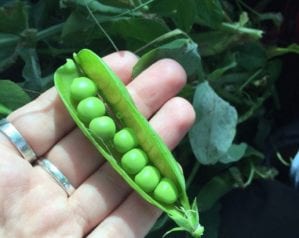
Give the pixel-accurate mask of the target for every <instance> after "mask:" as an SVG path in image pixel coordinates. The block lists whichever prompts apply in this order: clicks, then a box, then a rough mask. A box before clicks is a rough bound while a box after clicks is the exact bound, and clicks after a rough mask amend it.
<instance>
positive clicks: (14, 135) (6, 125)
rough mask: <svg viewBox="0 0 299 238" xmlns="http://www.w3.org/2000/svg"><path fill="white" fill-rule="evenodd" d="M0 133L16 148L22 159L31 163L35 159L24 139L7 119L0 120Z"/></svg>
mask: <svg viewBox="0 0 299 238" xmlns="http://www.w3.org/2000/svg"><path fill="white" fill-rule="evenodd" d="M0 132H2V133H3V134H4V135H5V136H6V137H7V138H8V139H9V140H10V142H11V143H12V144H13V145H14V146H15V147H16V148H17V150H18V151H19V152H20V154H21V155H22V156H23V158H24V159H26V160H27V161H29V162H30V163H32V162H33V161H34V160H35V159H36V154H35V153H34V151H33V150H32V148H31V147H30V145H29V144H28V143H27V141H26V140H25V138H24V137H23V136H22V135H21V134H20V133H19V132H18V130H17V129H16V128H15V127H14V125H13V124H11V123H10V122H9V121H8V120H7V119H2V120H0Z"/></svg>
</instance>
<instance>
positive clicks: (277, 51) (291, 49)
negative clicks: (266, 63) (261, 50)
mask: <svg viewBox="0 0 299 238" xmlns="http://www.w3.org/2000/svg"><path fill="white" fill-rule="evenodd" d="M290 53H293V54H299V45H298V44H290V45H289V46H287V47H272V48H270V49H269V50H268V57H269V58H273V57H277V56H281V55H285V54H290Z"/></svg>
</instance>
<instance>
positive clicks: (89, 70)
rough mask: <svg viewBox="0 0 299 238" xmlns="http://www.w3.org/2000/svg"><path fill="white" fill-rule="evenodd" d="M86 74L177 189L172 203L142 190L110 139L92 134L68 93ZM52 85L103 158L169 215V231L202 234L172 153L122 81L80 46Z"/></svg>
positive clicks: (119, 122)
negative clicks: (171, 227) (80, 48)
mask: <svg viewBox="0 0 299 238" xmlns="http://www.w3.org/2000/svg"><path fill="white" fill-rule="evenodd" d="M82 76H84V77H87V78H89V79H91V80H92V81H93V82H94V83H95V85H96V87H97V90H98V96H99V98H101V100H103V102H104V103H105V105H107V107H108V110H107V111H108V113H109V115H110V116H111V117H112V118H113V119H114V120H115V121H116V124H117V127H118V128H125V127H126V128H130V129H131V130H133V132H134V134H135V135H136V138H137V140H138V146H139V147H140V148H142V150H143V151H144V152H145V153H146V154H147V156H148V158H149V161H150V164H151V165H153V166H154V167H156V168H157V169H158V170H159V172H160V173H161V175H162V176H163V177H165V178H168V179H170V180H171V181H172V182H173V184H174V185H175V187H176V189H177V194H178V198H177V200H176V201H175V202H174V203H173V204H166V203H163V202H161V201H158V200H157V199H156V198H155V196H153V193H151V192H150V193H149V192H145V191H144V190H143V189H142V188H141V187H140V186H138V185H137V183H136V182H135V181H134V177H133V176H132V175H130V174H128V173H127V172H126V171H125V170H124V169H123V167H122V166H121V163H120V160H121V156H122V155H121V154H120V153H119V152H118V151H117V150H116V149H115V147H114V145H113V143H112V142H111V141H105V140H101V139H99V138H97V137H95V136H94V135H93V134H92V133H91V131H90V129H89V128H88V125H86V123H84V122H83V121H82V120H81V119H80V117H79V116H78V112H77V110H76V106H77V104H76V102H74V100H73V99H72V96H71V85H72V82H73V80H74V79H75V78H78V77H82ZM54 81H55V87H56V88H57V90H58V93H59V95H60V97H61V99H62V101H63V102H64V104H65V106H66V108H67V110H68V111H69V113H70V114H71V116H72V118H73V120H74V121H75V123H76V124H77V126H78V127H79V128H80V130H81V131H82V132H83V134H84V135H85V136H86V137H87V138H88V139H89V140H90V141H91V143H92V144H93V145H94V146H95V147H96V148H97V150H98V151H99V152H100V153H101V154H102V155H103V156H104V157H105V158H106V160H107V161H108V162H109V163H110V164H111V166H112V167H113V168H114V169H115V171H117V172H118V173H119V174H120V175H121V176H122V177H123V179H124V180H125V181H126V182H127V183H128V184H129V185H130V186H131V187H132V188H133V189H134V190H135V191H136V192H137V193H138V194H139V195H140V196H141V197H142V198H143V199H145V200H146V201H147V202H149V203H150V204H152V205H154V206H156V207H158V208H160V209H161V210H162V211H164V212H165V213H167V215H168V216H169V217H170V218H171V219H173V220H174V221H175V222H176V224H177V225H178V227H176V228H173V229H171V230H170V231H169V232H167V233H166V234H168V233H170V232H172V231H187V232H189V233H190V234H191V235H192V236H193V237H200V236H201V235H202V234H203V230H204V229H203V227H202V226H201V225H200V224H199V215H198V210H197V205H196V202H195V201H194V202H193V204H192V205H191V204H190V203H189V200H188V197H187V194H186V186H185V179H184V176H183V173H182V171H181V169H180V167H179V166H178V164H177V162H176V160H175V159H174V157H173V155H172V153H171V152H170V150H169V149H168V147H167V146H166V145H165V143H164V142H163V141H162V139H161V138H160V137H159V136H158V135H157V133H156V132H155V131H154V130H153V129H152V127H151V126H150V124H149V123H148V121H147V119H146V118H144V116H143V115H142V114H141V113H140V112H139V111H138V109H137V108H136V106H135V104H134V102H133V100H132V98H131V97H130V95H129V93H128V91H127V89H126V87H125V85H124V84H123V83H122V81H121V80H120V79H119V78H118V77H117V76H116V75H115V74H114V72H113V71H112V70H111V69H110V68H109V67H108V66H107V65H106V64H105V62H104V61H103V60H102V59H101V58H100V57H99V56H98V55H96V54H95V53H94V52H92V51H91V50H88V49H82V50H81V51H79V52H78V53H77V54H74V55H73V59H67V62H66V63H65V64H64V65H62V66H61V67H59V68H58V69H57V70H56V72H55V75H54Z"/></svg>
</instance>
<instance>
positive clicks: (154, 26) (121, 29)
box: [110, 18, 169, 43]
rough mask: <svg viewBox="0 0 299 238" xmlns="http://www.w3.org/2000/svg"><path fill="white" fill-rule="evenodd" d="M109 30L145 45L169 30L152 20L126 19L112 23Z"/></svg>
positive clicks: (162, 24) (161, 23)
mask: <svg viewBox="0 0 299 238" xmlns="http://www.w3.org/2000/svg"><path fill="white" fill-rule="evenodd" d="M144 26H146V27H144ZM110 30H111V31H110V32H112V33H113V32H117V34H119V35H121V36H122V37H123V38H125V39H130V38H133V39H136V40H138V41H141V42H144V43H145V42H149V41H152V40H153V39H155V38H156V37H158V36H160V35H163V34H164V33H166V32H168V31H169V28H168V27H167V26H166V25H165V24H164V23H163V22H161V21H158V20H154V19H146V18H126V19H119V20H117V21H114V22H113V24H112V26H111V29H110Z"/></svg>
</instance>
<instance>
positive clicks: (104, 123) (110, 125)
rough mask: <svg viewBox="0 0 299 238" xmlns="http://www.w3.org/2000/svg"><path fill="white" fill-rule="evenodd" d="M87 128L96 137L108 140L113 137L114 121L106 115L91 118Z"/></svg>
mask: <svg viewBox="0 0 299 238" xmlns="http://www.w3.org/2000/svg"><path fill="white" fill-rule="evenodd" d="M89 129H90V131H91V133H92V134H93V135H94V136H95V137H96V138H97V137H99V138H101V139H103V140H109V139H111V138H113V136H114V134H115V131H116V127H115V123H114V121H113V120H112V118H111V117H108V116H102V117H96V118H94V119H92V121H91V122H90V124H89Z"/></svg>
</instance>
